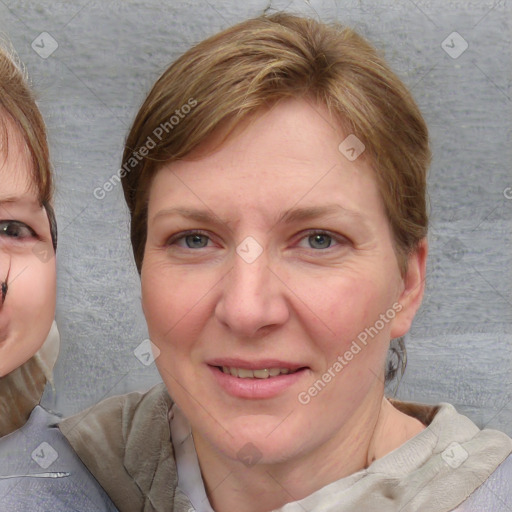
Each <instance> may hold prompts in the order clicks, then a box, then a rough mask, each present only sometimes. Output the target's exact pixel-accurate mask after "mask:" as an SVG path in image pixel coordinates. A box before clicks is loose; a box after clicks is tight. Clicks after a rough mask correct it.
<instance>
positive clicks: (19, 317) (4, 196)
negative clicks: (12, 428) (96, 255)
mask: <svg viewBox="0 0 512 512" xmlns="http://www.w3.org/2000/svg"><path fill="white" fill-rule="evenodd" d="M9 124H10V123H8V126H7V133H8V151H6V150H5V149H3V150H2V151H1V155H0V282H2V283H4V282H6V283H7V293H6V294H5V299H4V301H3V304H2V293H1V292H0V377H3V376H5V375H7V374H8V373H10V372H12V371H13V370H15V369H16V368H18V367H19V366H21V365H22V364H23V363H25V362H26V361H28V360H29V359H30V358H31V357H32V356H33V355H34V354H35V353H36V352H37V351H38V350H39V348H40V347H41V345H42V344H43V342H44V341H45V339H46V336H47V335H48V332H49V330H50V327H51V324H52V321H53V318H54V316H55V298H56V270H55V253H54V250H53V246H52V241H51V234H50V225H49V221H48V218H47V215H46V211H45V209H44V208H43V207H42V206H41V205H40V202H39V199H38V194H37V189H36V187H35V184H34V182H33V178H32V172H31V171H32V164H31V160H30V157H29V155H28V151H27V149H26V145H25V143H24V141H23V139H22V138H21V135H20V134H19V133H18V132H17V130H16V129H14V128H13V127H12V125H11V126H9Z"/></svg>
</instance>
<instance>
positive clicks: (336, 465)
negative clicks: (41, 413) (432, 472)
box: [194, 393, 425, 512]
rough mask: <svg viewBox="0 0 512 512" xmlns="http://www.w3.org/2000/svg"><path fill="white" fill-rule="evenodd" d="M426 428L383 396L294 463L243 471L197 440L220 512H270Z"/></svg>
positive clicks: (212, 500) (214, 504)
mask: <svg viewBox="0 0 512 512" xmlns="http://www.w3.org/2000/svg"><path fill="white" fill-rule="evenodd" d="M424 428H425V427H424V425H422V424H421V423H420V422H419V421H418V420H416V419H415V418H412V417H410V416H407V415H406V414H404V413H402V412H400V411H398V410H397V409H395V408H394V407H393V406H392V405H391V403H390V402H388V400H387V399H385V398H384V396H383V393H380V394H379V395H378V396H376V397H375V398H372V397H370V400H368V403H365V404H362V406H361V407H360V408H359V409H358V410H357V411H356V413H355V414H354V415H353V417H352V418H350V420H349V421H347V423H346V424H345V425H344V426H343V427H342V428H341V429H340V431H339V432H338V433H337V434H336V435H335V436H333V437H332V438H331V439H329V440H328V441H327V442H326V443H324V444H323V445H321V446H319V447H316V448H315V449H314V450H312V451H311V452H309V453H305V454H303V455H301V456H300V457H295V458H293V460H286V461H285V462H280V463H277V464H264V465H260V464H257V465H255V466H253V467H245V466H244V465H243V464H242V463H241V462H239V461H236V460H233V459H228V458H226V457H224V456H222V455H220V454H219V453H218V452H216V451H214V450H213V449H212V447H211V445H210V444H209V443H208V441H207V440H205V439H204V438H203V437H202V436H201V435H200V434H198V433H197V432H194V442H195V445H196V449H197V453H198V458H199V462H200V466H201V472H202V474H203V480H204V482H205V486H206V491H207V494H208V497H209V500H210V503H211V504H212V507H213V508H214V510H215V511H216V512H229V511H232V510H237V511H238V512H268V511H270V510H274V509H276V508H280V507H282V506H283V505H284V504H286V503H289V502H293V501H298V500H300V499H303V498H305V497H306V496H309V495H310V494H312V493H313V492H315V491H317V490H318V489H321V488H322V487H324V486H325V485H327V484H329V483H332V482H335V481H337V480H339V479H341V478H344V477H346V476H349V475H351V474H353V473H355V472H357V471H359V470H361V469H364V468H366V467H368V466H369V465H370V464H371V463H372V462H373V461H374V460H376V459H378V458H381V457H383V456H384V455H386V454H387V453H389V452H391V451H392V450H394V449H396V448H398V447H399V446H400V445H402V444H403V443H405V442H406V441H407V440H409V439H410V438H412V437H414V436H415V435H416V434H418V433H419V432H421V430H423V429H424Z"/></svg>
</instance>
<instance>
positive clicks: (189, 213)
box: [153, 203, 364, 225]
mask: <svg viewBox="0 0 512 512" xmlns="http://www.w3.org/2000/svg"><path fill="white" fill-rule="evenodd" d="M336 214H341V215H343V216H347V217H352V218H353V219H354V220H358V221H360V222H364V217H363V215H362V214H361V213H359V212H356V211H354V210H348V209H346V208H344V207H343V206H341V205H340V204H335V203H334V204H328V205H323V206H310V207H301V208H290V209H288V210H286V211H284V212H283V213H282V214H281V215H279V217H278V219H277V221H276V222H275V223H274V225H276V224H279V223H280V222H284V223H286V224H293V223H294V222H300V221H306V220H314V219H317V218H320V217H325V216H327V215H336ZM173 215H179V216H181V217H184V218H186V219H189V220H194V221H196V222H200V223H210V224H219V223H222V224H226V225H227V224H228V222H227V221H225V220H223V219H221V218H220V217H219V216H218V215H215V214H214V213H212V212H210V211H208V210H197V209H194V208H180V207H177V208H168V209H165V210H160V211H159V212H158V213H157V214H156V215H155V216H154V217H153V220H156V219H157V218H159V217H164V216H165V217H166V216H173Z"/></svg>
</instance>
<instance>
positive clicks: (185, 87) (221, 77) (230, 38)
mask: <svg viewBox="0 0 512 512" xmlns="http://www.w3.org/2000/svg"><path fill="white" fill-rule="evenodd" d="M290 97H293V98H297V97H303V98H306V99H308V100H312V101H315V102H317V103H319V104H323V105H325V106H326V107H327V108H328V110H329V112H330V113H331V115H332V116H333V118H334V119H335V120H336V121H338V122H339V124H340V127H342V128H343V129H344V132H345V133H346V135H348V134H351V133H353V134H355V135H356V136H357V137H358V138H359V139H360V140H361V141H362V142H363V143H364V145H365V146H366V150H365V153H364V155H363V156H364V157H365V158H369V159H370V162H371V163H372V166H373V169H374V171H375V175H376V179H377V182H378V185H379V189H380V192H381V195H382V198H383V202H384V205H385V208H386V213H387V216H388V219H389V222H390V225H391V228H392V232H393V235H394V240H395V251H396V254H397V259H398V262H399V265H400V269H401V271H402V272H405V270H406V264H407V255H408V254H409V253H410V252H411V251H412V250H414V249H415V248H416V247H417V244H418V243H419V241H420V240H421V239H422V238H424V237H425V236H426V233H427V224H428V216H427V211H426V197H425V196H426V174H427V168H428V166H429V163H430V149H429V143H428V131H427V127H426V125H425V122H424V120H423V118H422V116H421V113H420V111H419V109H418V107H417V105H416V103H415V102H414V100H413V98H412V96H411V94H410V93H409V91H408V90H407V88H406V87H405V86H404V85H403V83H402V82H401V81H400V80H399V79H398V78H397V76H396V75H395V74H394V73H393V72H392V71H391V70H390V69H389V67H388V66H387V64H386V63H385V61H384V60H383V58H381V57H380V56H379V55H378V53H377V52H376V50H375V49H374V48H373V47H372V46H371V45H370V44H369V43H368V42H366V41H365V40H364V39H363V38H362V37H361V36H359V35H358V34H356V33H355V32H354V31H353V30H351V29H350V28H346V27H342V26H340V25H339V24H331V25H327V24H324V23H321V22H318V21H316V20H313V19H309V18H302V17H298V16H294V15H290V14H286V13H278V14H274V15H271V16H261V17H258V18H254V19H250V20H247V21H244V22H242V23H240V24H238V25H235V26H233V27H231V28H228V29H227V30H224V31H223V32H221V33H219V34H217V35H215V36H213V37H210V38H208V39H206V40H205V41H203V42H201V43H199V44H198V45H196V46H194V47H193V48H191V49H190V50H189V51H187V52H186V53H185V54H184V55H182V56H181V57H180V58H179V59H178V60H177V61H176V62H174V64H172V65H171V66H170V67H169V68H168V69H167V70H166V71H165V72H164V73H163V75H162V76H161V77H160V78H159V79H158V81H157V82H156V83H155V85H154V86H153V88H152V90H151V92H150V93H149V95H148V96H147V98H146V100H145V101H144V103H143V105H142V107H141V108H140V110H139V112H138V114H137V116H136V118H135V121H134V123H133V126H132V128H131V130H130V132H129V134H128V136H127V139H126V144H125V149H124V154H123V162H122V169H121V170H120V177H121V178H122V183H123V190H124V195H125V199H126V202H127V204H128V208H129V211H130V215H131V241H132V247H133V253H134V257H135V262H136V265H137V269H138V270H139V272H140V270H141V266H142V260H143V256H144V247H145V243H146V234H147V198H148V193H149V189H150V186H151V180H152V178H153V176H154V175H155V173H156V171H157V170H158V169H159V168H160V167H161V166H162V164H163V163H165V162H169V161H172V160H177V159H179V158H183V157H184V156H186V155H187V154H189V153H190V152H191V151H192V150H193V149H195V148H196V147H197V146H198V145H199V144H200V143H201V142H203V141H205V140H206V139H207V138H208V137H210V136H211V135H212V133H213V132H215V131H216V130H217V131H218V130H220V128H221V127H222V130H223V133H225V137H224V139H223V140H225V138H226V137H227V136H228V135H229V133H230V132H231V131H232V130H233V128H234V127H236V126H237V124H238V123H240V121H241V120H243V119H246V118H247V117H248V116H249V115H251V114H252V113H254V112H255V111H256V110H258V109H261V108H263V107H265V106H267V105H269V104H271V103H273V102H276V101H279V100H281V99H285V98H290ZM340 142H341V141H340Z"/></svg>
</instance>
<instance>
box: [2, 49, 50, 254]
mask: <svg viewBox="0 0 512 512" xmlns="http://www.w3.org/2000/svg"><path fill="white" fill-rule="evenodd" d="M9 122H11V123H12V125H13V126H14V127H16V128H17V129H18V130H19V134H20V135H21V136H22V137H23V140H24V141H25V144H26V149H27V151H28V152H29V154H30V157H31V160H32V164H33V165H32V177H33V180H34V184H35V186H36V189H37V193H38V197H39V201H40V203H41V205H42V206H44V208H45V210H46V213H47V215H48V220H49V222H50V230H51V235H52V242H53V247H54V249H56V248H57V225H56V221H55V214H54V211H53V208H52V204H51V201H52V196H53V178H52V170H51V165H50V156H49V150H48V141H47V136H46V127H45V124H44V121H43V117H42V116H41V112H40V111H39V108H38V107H37V104H36V100H35V98H34V95H33V94H32V91H31V90H30V88H29V85H28V79H27V75H26V73H25V70H24V68H23V66H22V65H21V63H19V61H18V59H17V58H16V57H15V54H14V51H13V50H11V49H9V50H7V49H5V48H3V47H1V46H0V145H1V148H2V150H3V151H4V152H5V153H7V151H8V148H9V143H8V123H9Z"/></svg>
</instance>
